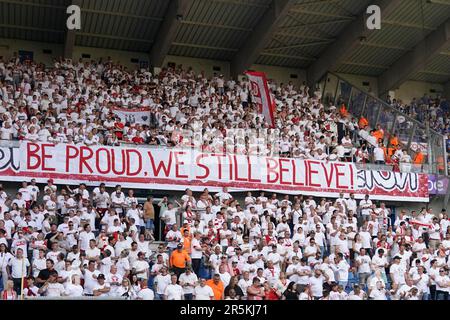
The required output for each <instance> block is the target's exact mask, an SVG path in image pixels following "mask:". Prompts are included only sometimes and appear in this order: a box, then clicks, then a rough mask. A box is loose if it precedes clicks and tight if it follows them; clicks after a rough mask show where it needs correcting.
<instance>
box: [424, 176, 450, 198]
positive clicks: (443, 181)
mask: <svg viewBox="0 0 450 320" xmlns="http://www.w3.org/2000/svg"><path fill="white" fill-rule="evenodd" d="M448 180H449V179H448V178H447V177H446V176H436V175H433V174H430V175H429V176H428V191H429V193H430V194H433V195H445V194H447V190H448V184H449V181H448Z"/></svg>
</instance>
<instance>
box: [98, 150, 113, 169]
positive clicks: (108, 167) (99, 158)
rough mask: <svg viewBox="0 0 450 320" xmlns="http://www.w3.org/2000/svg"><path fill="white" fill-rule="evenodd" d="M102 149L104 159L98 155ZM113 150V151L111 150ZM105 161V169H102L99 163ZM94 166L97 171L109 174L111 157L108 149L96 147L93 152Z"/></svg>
mask: <svg viewBox="0 0 450 320" xmlns="http://www.w3.org/2000/svg"><path fill="white" fill-rule="evenodd" d="M101 151H103V152H105V153H106V161H105V158H103V157H101V156H100V152H101ZM113 152H114V151H113ZM104 162H106V165H107V167H106V168H107V169H106V170H102V168H101V166H100V164H101V163H104ZM95 167H96V168H97V171H98V172H100V173H101V174H109V173H110V171H111V157H110V155H109V150H108V149H105V148H99V149H97V151H96V152H95Z"/></svg>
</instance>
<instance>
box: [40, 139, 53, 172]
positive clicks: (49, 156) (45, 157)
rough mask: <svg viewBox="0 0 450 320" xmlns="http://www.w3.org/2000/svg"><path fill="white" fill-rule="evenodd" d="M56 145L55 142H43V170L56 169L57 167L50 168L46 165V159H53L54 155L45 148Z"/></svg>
mask: <svg viewBox="0 0 450 320" xmlns="http://www.w3.org/2000/svg"><path fill="white" fill-rule="evenodd" d="M54 146H55V145H54V144H48V143H47V144H42V145H41V148H42V171H56V169H55V168H49V167H46V166H45V159H51V158H53V156H52V155H51V154H47V153H46V152H45V149H46V148H47V147H54Z"/></svg>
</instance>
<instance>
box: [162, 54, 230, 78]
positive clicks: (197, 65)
mask: <svg viewBox="0 0 450 320" xmlns="http://www.w3.org/2000/svg"><path fill="white" fill-rule="evenodd" d="M169 62H173V63H176V64H177V65H179V64H181V65H183V67H184V68H186V67H192V69H193V70H194V71H195V72H197V73H200V72H202V71H203V72H204V73H205V75H206V76H212V75H213V74H214V73H217V74H223V75H224V76H225V77H226V78H228V77H229V76H230V63H229V62H228V61H216V60H209V59H197V58H190V57H179V56H167V57H166V58H165V59H164V64H163V65H164V66H166V65H167V63H169ZM214 67H219V68H220V71H215V70H214Z"/></svg>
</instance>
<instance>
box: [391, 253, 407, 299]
mask: <svg viewBox="0 0 450 320" xmlns="http://www.w3.org/2000/svg"><path fill="white" fill-rule="evenodd" d="M400 262H401V257H399V256H395V257H394V259H393V262H392V264H391V267H390V268H389V274H390V276H391V280H392V289H393V290H394V291H395V290H397V289H398V288H399V287H400V286H401V285H403V284H405V272H406V270H405V269H404V268H403V265H402V264H401V263H400Z"/></svg>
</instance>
